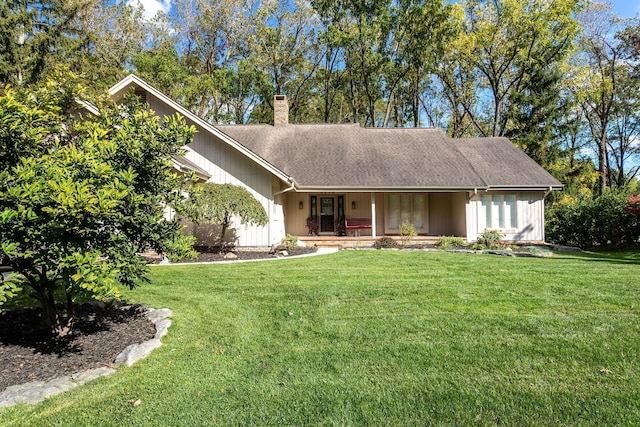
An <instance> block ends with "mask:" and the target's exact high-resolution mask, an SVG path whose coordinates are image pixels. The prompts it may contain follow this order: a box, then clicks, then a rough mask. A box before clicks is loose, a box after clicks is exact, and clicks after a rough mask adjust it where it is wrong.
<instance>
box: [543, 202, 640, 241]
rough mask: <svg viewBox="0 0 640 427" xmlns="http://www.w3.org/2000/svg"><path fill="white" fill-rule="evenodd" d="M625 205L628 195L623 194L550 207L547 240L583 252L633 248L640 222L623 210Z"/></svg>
mask: <svg viewBox="0 0 640 427" xmlns="http://www.w3.org/2000/svg"><path fill="white" fill-rule="evenodd" d="M628 205H629V201H628V194H627V193H625V192H622V191H608V192H606V193H605V194H603V195H601V196H598V197H580V198H578V199H575V200H571V201H569V202H566V203H561V204H556V205H553V206H551V207H549V208H548V209H547V212H546V216H547V226H546V233H547V240H548V241H549V242H552V243H556V244H561V245H568V246H577V247H579V248H583V249H585V248H594V247H606V246H614V247H621V246H624V245H629V244H634V243H636V242H637V240H638V236H640V221H638V217H636V216H635V215H633V214H632V213H631V212H629V211H628V210H627V209H625V208H626V207H627V206H628Z"/></svg>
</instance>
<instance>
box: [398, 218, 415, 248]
mask: <svg viewBox="0 0 640 427" xmlns="http://www.w3.org/2000/svg"><path fill="white" fill-rule="evenodd" d="M399 232H400V240H402V244H403V245H407V244H409V243H410V242H411V239H412V238H413V237H415V236H417V235H418V232H417V231H416V228H415V227H414V226H413V224H411V223H410V222H403V223H402V224H401V225H400V231H399Z"/></svg>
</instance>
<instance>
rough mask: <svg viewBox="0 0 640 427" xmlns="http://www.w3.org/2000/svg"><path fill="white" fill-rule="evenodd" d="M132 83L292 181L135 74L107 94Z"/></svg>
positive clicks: (116, 91) (290, 179)
mask: <svg viewBox="0 0 640 427" xmlns="http://www.w3.org/2000/svg"><path fill="white" fill-rule="evenodd" d="M132 83H133V84H135V85H136V86H138V87H140V88H142V89H144V90H146V91H147V92H149V93H151V94H152V95H153V96H155V97H156V98H158V99H160V100H161V101H162V102H164V103H165V104H167V105H168V106H170V107H171V108H173V109H174V110H176V111H177V112H178V113H180V114H181V115H183V116H184V117H186V118H188V119H189V120H191V121H192V122H194V123H196V124H197V125H198V126H200V127H202V128H203V129H205V130H206V131H207V132H209V133H211V134H212V135H214V136H216V137H217V138H218V139H220V140H222V141H223V142H224V143H226V144H227V145H229V146H231V147H233V148H235V149H236V150H237V151H239V152H240V153H241V154H243V155H245V156H246V157H248V158H249V159H251V160H253V161H254V162H256V163H257V164H259V165H260V166H262V167H263V168H264V169H266V170H267V171H269V172H271V173H272V174H274V175H275V176H276V177H278V178H279V179H281V180H283V181H285V182H293V178H292V177H290V176H288V175H287V174H285V173H284V172H282V171H281V170H280V169H278V168H276V167H275V166H274V165H272V164H271V163H269V162H267V161H266V160H265V159H263V158H262V157H260V156H258V155H257V154H256V153H254V152H253V151H251V150H249V149H248V148H247V147H245V146H244V145H242V144H240V143H238V142H237V141H236V140H234V139H233V138H231V137H229V136H227V135H226V134H224V133H223V132H222V131H220V130H219V129H217V128H216V127H215V126H213V125H212V124H210V123H208V122H206V121H205V120H203V119H201V118H200V117H198V116H197V115H196V114H194V113H192V112H191V111H189V110H188V109H186V108H185V107H183V106H182V105H180V104H178V103H177V102H176V101H174V100H173V99H171V98H169V97H168V96H167V95H165V94H164V93H162V92H160V91H159V90H158V89H156V88H154V87H153V86H151V85H150V84H149V83H147V82H145V81H144V80H142V79H141V78H140V77H138V76H136V75H135V74H129V75H128V76H127V77H125V78H124V79H122V80H120V82H118V83H116V84H115V85H114V86H112V87H111V88H110V89H109V94H111V95H112V96H113V95H115V94H117V93H119V92H121V91H123V90H124V89H126V88H127V87H129V85H131V84H132Z"/></svg>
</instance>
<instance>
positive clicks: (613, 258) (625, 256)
mask: <svg viewBox="0 0 640 427" xmlns="http://www.w3.org/2000/svg"><path fill="white" fill-rule="evenodd" d="M551 259H555V260H567V259H579V260H583V261H593V262H606V263H609V264H625V265H633V264H640V249H636V250H621V251H606V252H605V251H603V252H598V251H582V252H555V256H554V257H553V258H551Z"/></svg>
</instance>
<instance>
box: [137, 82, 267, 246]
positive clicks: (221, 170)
mask: <svg viewBox="0 0 640 427" xmlns="http://www.w3.org/2000/svg"><path fill="white" fill-rule="evenodd" d="M147 102H148V104H149V106H150V108H151V109H152V110H153V111H154V112H155V113H156V114H157V115H159V116H161V117H162V116H167V115H171V114H174V113H175V111H174V110H173V109H172V108H170V107H168V106H167V105H166V104H165V103H164V102H161V101H160V100H158V99H157V98H156V97H154V96H152V95H151V94H149V93H148V94H147ZM187 123H188V124H190V125H195V123H193V122H190V121H189V120H187ZM196 128H197V130H198V131H197V133H196V134H195V135H194V138H193V142H192V143H191V144H189V145H188V146H187V153H186V154H185V156H184V157H186V158H187V159H188V160H190V161H192V162H193V163H195V164H196V165H198V166H199V167H201V168H202V169H204V170H206V171H207V173H209V174H210V175H211V178H210V179H209V181H208V182H214V183H217V184H233V185H239V186H241V187H244V188H246V189H247V190H248V191H249V192H250V193H251V194H252V195H253V196H254V197H255V198H256V199H257V200H258V201H259V202H260V203H261V204H262V206H263V207H264V209H265V211H266V212H267V215H268V216H269V217H270V218H271V215H272V214H273V212H272V208H273V196H272V193H273V188H272V174H271V173H270V172H268V171H266V170H265V169H264V168H262V167H260V166H259V165H258V164H256V163H255V162H254V161H252V160H250V159H248V158H247V157H246V156H244V155H242V154H241V153H239V152H238V151H237V150H235V149H234V148H232V147H230V146H229V145H228V144H226V143H225V142H223V141H221V140H219V139H218V138H216V137H215V136H214V135H212V134H210V133H209V132H208V131H207V130H205V129H203V128H201V127H200V126H197V125H196ZM231 227H233V228H234V229H235V231H236V233H237V235H238V241H237V244H238V246H268V245H270V244H271V243H270V239H269V238H270V236H269V234H270V228H269V225H268V224H267V225H266V226H253V225H246V224H241V223H240V222H239V221H238V220H237V219H235V220H234V221H233V222H232V225H231ZM199 228H201V227H195V230H196V237H198V235H197V234H198V232H197V230H198V229H199Z"/></svg>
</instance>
